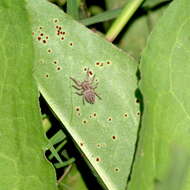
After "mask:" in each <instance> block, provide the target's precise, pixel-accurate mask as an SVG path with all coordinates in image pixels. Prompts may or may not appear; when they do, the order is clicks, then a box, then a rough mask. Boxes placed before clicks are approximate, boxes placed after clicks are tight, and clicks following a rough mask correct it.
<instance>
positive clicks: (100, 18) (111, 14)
mask: <svg viewBox="0 0 190 190" xmlns="http://www.w3.org/2000/svg"><path fill="white" fill-rule="evenodd" d="M121 11H122V8H118V9H114V10H110V11H105V12H103V13H100V14H97V15H95V16H92V17H90V18H86V19H83V20H80V23H82V24H84V25H86V26H88V25H91V24H95V23H98V22H104V21H108V20H111V19H113V18H116V17H117V16H118V15H119V14H120V13H121Z"/></svg>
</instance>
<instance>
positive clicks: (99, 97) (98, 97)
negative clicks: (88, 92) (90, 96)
mask: <svg viewBox="0 0 190 190" xmlns="http://www.w3.org/2000/svg"><path fill="white" fill-rule="evenodd" d="M94 93H95V95H96V96H97V97H98V98H99V99H100V100H101V99H102V98H101V97H100V96H99V95H98V94H97V93H96V92H94Z"/></svg>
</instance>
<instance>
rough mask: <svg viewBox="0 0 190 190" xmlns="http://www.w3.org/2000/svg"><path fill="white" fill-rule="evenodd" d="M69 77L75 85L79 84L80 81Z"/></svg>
mask: <svg viewBox="0 0 190 190" xmlns="http://www.w3.org/2000/svg"><path fill="white" fill-rule="evenodd" d="M70 79H71V80H72V81H73V82H74V83H75V84H76V85H77V86H81V82H80V81H77V80H76V79H74V78H72V77H70Z"/></svg>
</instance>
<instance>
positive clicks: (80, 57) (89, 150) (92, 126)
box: [28, 1, 139, 190]
mask: <svg viewBox="0 0 190 190" xmlns="http://www.w3.org/2000/svg"><path fill="white" fill-rule="evenodd" d="M28 10H29V11H30V18H31V22H32V23H33V37H34V44H35V48H36V67H35V78H36V80H37V82H38V86H39V89H40V91H41V93H42V94H43V96H44V97H45V99H46V100H47V102H48V104H49V105H50V106H51V108H52V110H53V111H54V112H55V113H56V115H57V116H58V118H59V119H60V120H61V121H62V123H63V124H64V125H65V127H66V129H67V130H68V132H69V133H70V134H71V136H72V137H73V139H74V141H75V142H76V144H77V145H78V147H79V149H80V151H81V152H82V153H83V155H84V157H85V158H86V160H87V161H88V163H89V165H90V166H91V167H92V168H93V170H94V171H95V175H97V176H98V177H99V179H100V181H101V182H102V183H103V184H104V186H105V187H107V188H109V189H112V190H115V189H119V190H122V189H125V186H126V182H127V178H128V175H129V172H130V166H131V162H132V158H133V154H134V147H135V142H136V135H137V128H138V121H139V119H138V118H139V106H138V104H137V103H136V99H135V89H136V88H137V85H136V83H137V81H136V76H135V73H136V67H137V64H136V62H135V61H134V60H133V59H132V58H130V57H129V56H128V55H127V54H126V53H124V52H122V51H121V50H119V49H118V48H116V47H115V46H113V45H112V44H111V43H109V42H107V41H105V40H103V39H102V38H100V37H99V36H97V35H96V34H95V33H93V32H92V31H89V30H88V29H87V28H85V27H84V26H82V25H81V24H79V23H77V22H75V21H73V20H72V19H71V17H69V16H67V15H65V14H64V13H63V12H62V11H61V10H59V9H58V8H57V7H56V6H54V5H52V4H50V3H48V2H46V1H39V2H38V3H37V4H36V3H35V2H34V1H28ZM88 68H89V74H90V80H92V78H93V76H95V80H94V82H93V85H95V84H96V83H98V85H97V88H96V89H95V91H96V92H97V94H98V95H99V96H100V97H101V100H100V99H99V98H98V97H96V100H95V103H94V104H89V103H87V102H85V105H84V104H83V101H82V96H79V95H77V94H76V92H80V90H76V89H75V88H73V87H72V85H74V82H73V81H72V80H71V79H70V77H73V78H75V79H76V80H77V81H84V79H85V78H86V75H87V70H88ZM75 85H76V84H75Z"/></svg>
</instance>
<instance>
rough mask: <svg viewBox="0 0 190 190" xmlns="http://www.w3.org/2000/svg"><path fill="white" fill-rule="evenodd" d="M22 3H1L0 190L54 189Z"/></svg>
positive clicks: (25, 16)
mask: <svg viewBox="0 0 190 190" xmlns="http://www.w3.org/2000/svg"><path fill="white" fill-rule="evenodd" d="M24 6H25V4H24V3H23V1H18V2H17V3H15V1H12V0H9V1H4V0H3V1H1V2H0V26H1V29H0V41H1V46H0V59H1V64H0V105H1V106H0V113H1V115H0V126H1V132H0V135H1V138H0V160H1V162H0V168H1V170H0V178H1V182H0V189H2V190H13V189H14V190H21V189H24V190H25V189H27V190H36V189H40V190H47V189H48V190H55V189H56V184H55V182H56V181H55V173H54V171H53V168H52V167H51V165H50V164H49V163H48V162H47V161H46V160H45V156H44V152H43V148H44V147H45V143H46V140H45V137H44V135H43V129H42V126H41V122H40V120H41V118H40V112H39V105H38V91H37V87H36V84H35V83H34V79H33V77H32V67H33V56H34V51H33V46H32V38H31V36H30V35H29V33H31V29H30V24H29V21H28V15H27V12H26V10H25V7H24Z"/></svg>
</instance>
